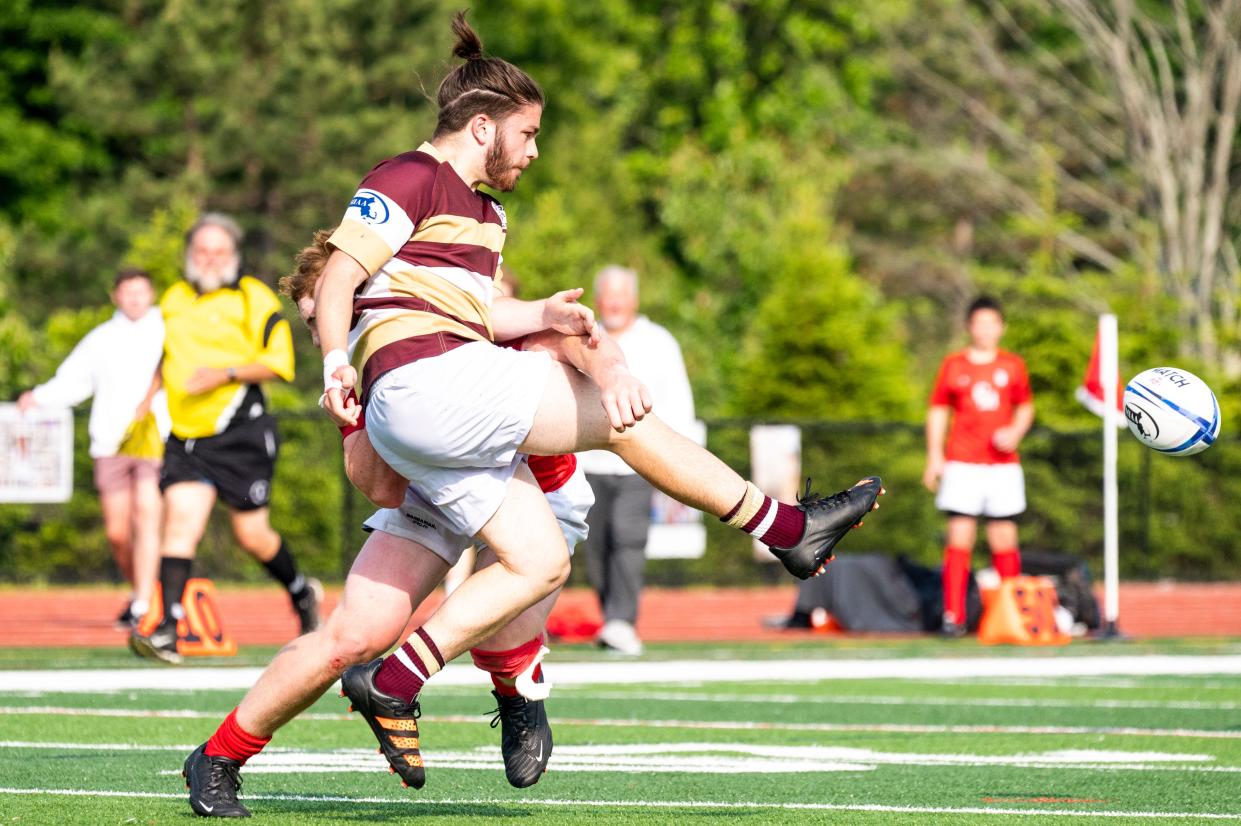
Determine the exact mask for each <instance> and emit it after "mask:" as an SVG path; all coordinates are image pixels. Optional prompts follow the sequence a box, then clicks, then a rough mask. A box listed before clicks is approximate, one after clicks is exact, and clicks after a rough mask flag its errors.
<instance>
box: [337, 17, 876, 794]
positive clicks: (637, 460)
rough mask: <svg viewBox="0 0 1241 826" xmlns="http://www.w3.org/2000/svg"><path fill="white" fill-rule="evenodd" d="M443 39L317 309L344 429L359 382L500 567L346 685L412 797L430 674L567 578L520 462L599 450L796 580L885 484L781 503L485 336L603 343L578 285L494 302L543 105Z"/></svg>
mask: <svg viewBox="0 0 1241 826" xmlns="http://www.w3.org/2000/svg"><path fill="white" fill-rule="evenodd" d="M453 30H454V32H455V33H456V35H457V43H456V46H455V47H454V54H455V55H456V56H457V57H460V58H462V59H463V60H464V61H465V62H464V63H463V64H462V65H460V66H458V67H457V68H455V69H453V70H452V71H451V72H450V73H449V74H448V76H447V77H446V78H445V79H444V81H443V82H442V83H441V84H440V87H439V90H438V94H437V98H438V102H439V106H440V109H439V115H438V122H437V125H436V129H435V133H434V134H433V136H432V138H431V141H430V142H428V143H424V144H422V145H421V146H420V147H418V148H417V149H416V150H414V151H411V152H406V153H403V154H401V155H398V156H397V157H395V158H391V159H389V160H387V161H384V162H383V163H381V164H379V165H378V166H376V167H375V168H374V169H372V170H371V172H370V173H369V174H368V175H367V176H366V178H365V179H364V180H363V181H362V184H361V187H360V188H359V189H358V190H357V192H356V193H355V195H354V197H353V199H352V201H351V202H350V204H349V207H348V209H347V210H346V212H345V216H344V219H343V221H342V223H341V225H340V227H339V228H338V229H337V230H336V232H335V233H333V235H332V237H331V239H330V242H329V243H330V245H331V246H332V247H333V248H334V249H333V252H332V255H331V257H330V258H329V259H328V262H327V265H326V267H325V269H324V274H323V277H322V278H321V279H320V281H319V284H318V288H317V293H316V301H315V303H316V313H317V317H318V325H319V335H320V339H321V345H322V349H323V353H324V388H325V391H324V406H325V408H326V409H327V411H328V413H329V415H331V416H332V418H333V419H334V420H335V421H336V422H337V423H338V424H342V425H343V424H355V423H356V422H357V418H358V413H359V406H358V405H357V404H356V403H350V402H349V401H348V400H347V399H348V391H350V390H353V389H354V388H355V386H356V388H357V393H358V395H359V397H360V398H361V402H362V405H363V406H364V407H365V409H366V420H367V433H368V436H369V438H370V440H371V442H372V444H373V445H374V447H375V450H376V452H377V453H378V454H379V456H381V457H382V458H383V460H384V461H385V462H386V463H387V464H388V465H389V466H390V467H391V468H392V469H393V470H395V471H396V472H397V473H398V474H400V475H401V476H402V477H404V478H407V479H409V480H410V484H411V486H412V487H413V488H414V489H415V490H416V491H417V492H418V494H419V495H420V496H421V497H422V498H423V499H425V500H426V501H428V502H430V503H431V504H432V505H434V506H435V507H436V508H437V509H438V510H439V511H440V512H441V513H442V514H443V516H444V518H445V519H446V520H447V521H448V522H449V523H450V524H451V525H452V528H453V529H454V531H456V532H457V533H460V534H461V535H463V536H476V537H478V538H479V539H480V540H481V541H483V542H484V543H486V544H487V545H488V547H490V548H491V549H492V550H493V551H494V552H495V554H496V557H497V559H498V561H499V564H497V565H491V566H488V567H487V568H485V569H483V570H481V571H479V572H477V573H475V574H473V575H472V576H470V577H469V578H468V579H467V580H466V581H465V582H464V583H462V585H461V586H460V587H458V588H457V590H455V591H454V592H453V593H452V594H451V595H450V596H449V597H448V599H446V600H445V601H444V603H443V604H442V605H441V606H440V607H439V609H438V610H437V611H436V612H435V614H434V615H433V616H432V617H431V618H430V619H429V620H428V621H427V622H426V623H425V624H424V625H423V626H422V627H420V628H418V629H416V630H415V632H414V634H413V635H411V636H410V637H409V638H408V639H407V641H406V643H405V644H404V645H402V646H401V648H400V649H399V650H398V651H397V652H396V654H395V655H393V656H390V657H388V658H386V659H384V660H383V661H382V664H379V663H373V664H371V665H367V666H355V667H354V668H352V669H350V670H349V671H348V672H346V673H345V675H344V677H343V678H342V684H343V686H344V690H345V692H346V693H347V694H348V696H349V697H350V699H351V700H353V705H354V706H355V708H357V709H358V710H359V711H360V712H361V713H362V714H363V715H364V716H365V717H366V718H367V721H368V723H369V724H370V725H371V728H372V730H373V731H374V732H375V733H376V736H377V737H378V739H379V741H380V745H381V748H382V749H383V751H384V753H385V754H386V755H388V756H389V762H390V764H391V765H392V766H393V768H394V769H395V770H396V771H397V772H398V773H399V774H400V775H401V777H402V779H403V780H404V781H405V782H407V783H408V784H409V785H411V786H414V787H420V786H422V785H423V783H424V782H425V774H424V772H423V768H422V764H421V758H420V757H419V756H418V754H417V753H416V749H417V746H418V739H417V738H416V737H413V736H412V735H411V732H414V731H417V723H416V719H417V717H418V715H419V713H420V708H419V705H418V701H417V696H418V693H419V691H420V690H421V689H422V686H423V684H424V683H425V681H426V680H428V679H429V678H430V677H431V676H433V675H434V674H435V673H437V672H438V671H439V670H440V669H441V668H442V667H443V665H444V663H445V662H447V661H449V660H451V659H453V658H454V657H456V656H458V655H459V654H461V653H462V652H463V651H465V650H467V649H469V648H470V647H471V646H472V645H476V644H478V642H479V641H481V640H482V639H484V638H486V637H487V636H488V635H490V634H492V633H494V632H495V631H496V630H497V629H498V628H500V627H502V626H503V625H505V624H506V623H508V622H510V621H511V620H512V619H513V618H514V617H516V616H517V615H518V614H519V613H520V612H521V611H523V610H524V609H526V608H528V607H529V606H531V605H534V604H535V603H537V602H539V601H540V600H542V599H544V598H546V597H547V596H548V595H549V594H551V593H553V592H554V591H555V590H556V589H557V588H559V587H560V586H561V585H563V583H564V581H565V578H566V577H567V575H568V570H569V569H568V562H569V557H568V551H567V548H566V547H565V545H564V539H563V537H562V536H561V534H560V531H559V529H558V527H557V525H556V521H555V519H554V518H553V515H552V513H551V511H550V509H549V507H548V505H547V502H546V498H545V497H544V496H543V495H542V492H541V491H540V490H539V489H538V486H537V485H536V484H535V481H534V479H533V477H532V475H531V474H530V471H529V470H528V468H527V467H526V466H525V464H524V462H523V461H522V460H521V454H534V455H556V454H562V453H570V452H576V451H580V450H587V449H606V450H611V451H613V452H615V453H616V454H617V455H619V456H620V457H621V458H622V459H624V460H625V461H626V462H627V463H628V464H629V465H630V466H631V467H633V468H634V469H635V470H636V471H637V472H638V473H639V474H640V475H642V476H643V477H644V478H646V479H647V480H648V481H650V482H651V483H652V484H654V485H655V486H656V487H657V488H660V489H661V490H663V491H664V492H665V493H667V494H668V495H670V496H672V497H673V498H675V499H677V500H678V501H680V502H682V503H684V504H686V505H689V506H691V507H694V508H697V509H699V510H702V511H706V512H708V513H712V514H714V515H716V516H718V517H719V518H720V519H721V520H723V521H725V522H727V523H728V524H730V525H732V526H734V527H736V528H738V529H739V530H742V531H744V532H745V533H748V534H751V535H752V536H754V537H756V538H758V539H759V540H760V541H762V542H764V543H765V544H767V545H768V546H769V547H770V548H771V549H772V552H773V553H774V554H775V555H776V556H777V558H779V559H781V561H782V562H783V563H784V565H785V567H786V568H787V569H788V570H789V571H791V572H792V573H794V574H795V575H796V576H799V577H802V578H806V577H810V576H813V575H815V574H816V573H820V572H822V571H823V570H824V569H825V567H826V565H827V563H828V561H829V560H830V559H831V558H832V553H833V549H834V548H835V546H836V544H837V543H838V542H839V541H840V540H841V538H842V537H843V536H844V534H845V533H846V532H848V530H849V529H850V528H853V527H855V526H856V525H858V524H859V523H860V521H861V520H862V518H863V517H864V516H865V515H866V513H867V512H869V511H870V510H872V509H873V507H874V506H875V505H876V501H875V500H876V498H877V497H878V496H879V495H880V493H881V492H882V485H881V482H880V480H879V479H878V478H877V477H871V478H869V479H866V480H864V481H862V482H860V483H858V485H856V486H854V487H853V488H851V489H849V490H846V491H842V492H840V493H837V494H834V495H832V496H829V497H822V498H820V497H817V496H814V495H809V496H807V497H806V498H805V499H803V500H802V501H801V502H800V503H799V504H798V505H790V504H786V503H783V502H777V501H775V500H773V499H772V498H770V497H768V496H765V495H763V494H762V492H760V491H759V490H758V488H757V487H756V486H754V485H753V484H752V483H749V482H747V481H745V480H744V479H742V478H741V477H740V476H738V475H737V474H736V473H734V472H733V471H732V470H731V469H729V468H728V467H727V466H726V465H725V464H723V463H722V462H721V461H720V460H719V459H717V458H716V457H714V456H713V455H711V454H710V453H708V452H707V451H705V450H703V449H702V448H700V447H699V446H698V445H696V444H694V443H693V442H691V441H690V440H688V439H685V438H684V437H681V436H679V435H677V434H676V433H674V432H673V431H672V430H670V429H669V428H668V427H667V426H666V425H664V424H663V423H662V422H660V421H659V419H658V418H657V417H654V416H648V415H647V413H648V412H649V410H650V401H649V399H647V398H646V397H645V396H646V394H645V390H644V389H643V388H641V387H640V385H638V384H637V383H636V382H634V381H633V380H632V377H631V376H629V375H628V374H627V372H626V373H625V374H610V375H607V376H604V377H603V378H602V380H597V382H596V383H592V382H591V381H590V380H589V379H587V378H586V377H585V376H583V375H582V374H581V373H579V372H578V371H576V370H573V369H571V368H569V367H566V366H565V365H562V364H559V363H553V362H552V360H551V359H550V358H549V357H548V356H547V355H546V354H545V353H538V352H529V351H514V350H507V349H503V348H500V347H497V346H496V345H495V344H494V342H495V341H497V340H505V339H512V338H519V337H521V336H523V335H527V334H530V333H532V332H536V331H540V330H544V329H547V328H554V329H556V330H558V331H560V332H566V333H570V334H573V335H579V336H583V337H585V338H587V339H588V340H589V342H590V343H591V344H595V343H597V341H598V334H597V332H596V330H595V324H594V317H593V313H591V312H590V311H589V310H587V309H586V308H584V307H581V306H580V305H578V304H576V303H575V299H576V297H577V296H578V295H580V293H581V291H580V290H575V291H571V292H569V293H559V294H557V295H556V296H553V297H552V298H551V299H548V300H546V301H540V302H522V301H516V300H513V299H510V300H507V301H503V302H502V301H499V300H496V301H494V302H493V292H494V277H495V275H496V273H497V271H498V269H499V264H500V251H501V249H502V247H503V244H504V239H505V235H506V233H507V220H506V218H505V214H504V210H503V208H502V207H501V206H500V204H499V202H497V201H496V200H495V199H494V198H492V197H490V196H489V195H486V194H484V193H482V192H480V191H479V190H478V187H479V186H480V185H486V186H489V187H491V188H492V189H495V190H499V191H508V190H510V189H512V188H513V186H514V185H515V184H516V182H517V179H518V178H519V177H520V175H521V173H522V171H523V170H524V169H525V168H526V167H527V166H529V164H530V163H531V162H532V161H533V160H534V159H535V158H537V157H538V150H537V146H536V136H537V134H538V132H539V127H540V123H541V120H542V112H543V93H542V90H541V89H540V88H539V87H538V85H537V84H536V83H535V82H534V80H533V79H531V78H530V76H529V75H527V74H526V73H525V72H523V71H522V70H520V69H519V68H517V67H516V66H513V65H512V64H510V63H507V62H505V61H504V60H501V59H499V58H487V57H484V56H483V53H482V43H481V42H480V41H479V39H478V36H477V35H476V34H475V33H474V31H473V30H472V29H471V28H470V27H469V26H468V25H467V24H466V23H465V20H464V15H463V14H458V15H457V16H456V18H455V19H454V21H453ZM345 348H348V350H349V354H346V352H345ZM398 741H399V744H398ZM394 755H395V756H399V760H394V759H393V756H394Z"/></svg>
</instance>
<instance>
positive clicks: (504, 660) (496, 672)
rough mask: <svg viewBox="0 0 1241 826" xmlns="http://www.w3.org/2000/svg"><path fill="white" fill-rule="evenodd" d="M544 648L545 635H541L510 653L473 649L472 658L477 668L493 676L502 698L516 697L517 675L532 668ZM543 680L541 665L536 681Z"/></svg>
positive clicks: (535, 676) (494, 683)
mask: <svg viewBox="0 0 1241 826" xmlns="http://www.w3.org/2000/svg"><path fill="white" fill-rule="evenodd" d="M542 647H543V635H542V634H540V635H539V636H537V637H535V638H534V639H532V640H530V641H529V642H526V643H522V644H521V645H519V646H517V647H516V648H510V649H509V650H508V651H484V650H482V649H481V648H471V649H470V656H471V657H473V658H474V665H475V666H477V667H478V668H480V669H482V670H483V671H486V672H487V673H488V674H490V675H491V682H492V684H493V685H494V686H495V687H496V693H497V694H499V695H500V696H501V697H516V696H517V686H516V680H517V675H518V674H520V673H521V672H523V671H525V670H526V669H527V668H529V667H530V663H532V662H533V661H534V659H535V657H537V656H538V655H539V649H540V648H542ZM542 678H543V666H542V665H540V666H538V667H537V668H535V669H534V681H535V682H536V683H537V682H539V681H540V680H541V679H542Z"/></svg>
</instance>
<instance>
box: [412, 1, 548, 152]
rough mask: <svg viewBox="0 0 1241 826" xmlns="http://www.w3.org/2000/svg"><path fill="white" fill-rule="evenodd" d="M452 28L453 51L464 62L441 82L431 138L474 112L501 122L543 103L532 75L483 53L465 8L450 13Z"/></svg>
mask: <svg viewBox="0 0 1241 826" xmlns="http://www.w3.org/2000/svg"><path fill="white" fill-rule="evenodd" d="M452 31H453V34H455V35H456V36H457V43H456V45H455V46H453V47H452V53H453V55H454V56H456V57H459V58H461V59H462V60H464V61H465V62H464V63H462V64H461V65H460V66H458V67H456V68H455V69H453V70H452V71H451V72H449V73H448V76H447V77H445V78H444V79H443V81H441V82H440V86H439V90H438V92H437V93H436V103H437V104H438V105H439V117H438V118H437V120H436V124H435V135H434V137H436V138H438V137H440V136H441V135H448V134H451V133H453V132H459V131H461V130H462V129H464V128H465V126H466V124H468V123H469V122H470V119H471V118H473V117H475V116H476V115H486V116H487V117H489V118H491V119H492V120H495V121H500V120H503V119H504V118H506V117H508V116H509V115H511V114H512V113H513V112H516V111H517V110H518V109H520V108H521V107H523V106H528V105H530V104H537V105H539V106H542V105H543V90H542V89H540V88H539V84H537V83H535V82H534V78H532V77H530V75H528V74H526V73H525V72H523V71H522V70H521V69H519V68H517V67H516V66H514V65H513V64H512V63H509V62H508V61H507V60H501V59H500V58H498V57H486V56H484V54H483V41H482V39H481V38H480V37H479V36H478V33H477V32H475V31H474V30H473V29H472V28H470V24H469V23H467V22H465V12H464V11H459V12H457V13H456V14H455V15H453V18H452Z"/></svg>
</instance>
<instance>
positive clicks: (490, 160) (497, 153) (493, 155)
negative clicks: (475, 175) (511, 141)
mask: <svg viewBox="0 0 1241 826" xmlns="http://www.w3.org/2000/svg"><path fill="white" fill-rule="evenodd" d="M483 172H484V174H486V176H487V184H488V185H489V186H491V187H492V188H494V189H498V190H500V191H501V192H511V191H512V190H513V187H515V186H516V185H517V179H518V178H519V177H521V170H520V169H517V168H516V167H514V166H513V163H512V162H511V161H510V160H509V157H508V145H507V144H505V142H504V136H503V135H502V134H501V133H500V132H499V131H497V132H496V140H495V143H493V144H491V148H490V149H488V150H487V157H486V158H485V159H484V161H483Z"/></svg>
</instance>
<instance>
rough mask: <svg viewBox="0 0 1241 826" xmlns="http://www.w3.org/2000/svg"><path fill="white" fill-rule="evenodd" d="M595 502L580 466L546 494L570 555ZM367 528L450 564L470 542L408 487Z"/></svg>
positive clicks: (584, 530) (582, 538)
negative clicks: (401, 498)
mask: <svg viewBox="0 0 1241 826" xmlns="http://www.w3.org/2000/svg"><path fill="white" fill-rule="evenodd" d="M594 503H595V494H594V491H592V490H591V489H590V485H589V484H588V483H587V482H586V474H584V473H582V471H581V470H580V469H579V470H577V471H574V473H573V475H572V476H570V477H569V480H568V481H567V482H565V483H564V484H563V485H562V486H560V487H559V488H557V489H556V490H554V491H552V492H550V493H548V494H547V504H549V505H550V506H551V509H552V514H553V515H554V516H555V517H556V521H557V522H559V523H560V530H561V532H562V533H564V539H565V543H566V544H568V546H569V555H570V556H572V555H573V549H574V548H575V547H576V546H577V544H578V543H579V542H585V541H586V535H587V533H589V531H590V528H589V526H588V525H587V524H586V514H587V513H588V512H589V511H590V506H591V505H593V504H594ZM362 525H363V527H364V528H365V529H366V530H368V531H381V532H382V533H387V534H391V535H393V536H397V537H400V538H401V539H408V540H410V541H411V542H417V543H418V544H420V545H422V546H423V547H425V548H426V549H427V550H429V551H430V552H431V553H433V554H435V555H436V556H438V557H439V558H440V559H442V560H444V561H445V562H447V563H448V564H449V566H452V565H456V564H457V562H458V560H460V559H461V555H462V554H463V553H465V549H466V548H468V547H470V545H471V544H473V540H472V539H470V538H469V537H468V536H462V535H461V534H459V533H456V532H455V531H453V529H452V526H451V525H450V524H449V523H448V520H447V519H445V518H444V516H443V514H441V513H440V512H439V511H438V510H437V509H436V508H435V506H434V505H431V504H430V503H429V502H427V501H426V500H425V499H423V498H422V497H421V496H419V495H418V493H417V492H416V491H415V490H414V489H413V488H412V487H411V488H409V489H407V490H406V491H405V501H404V502H402V503H401V507H399V508H383V509H381V510H377V511H375V513H374V514H372V515H371V517H370V518H369V519H367V520H366V521H365V522H364V523H362Z"/></svg>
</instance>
